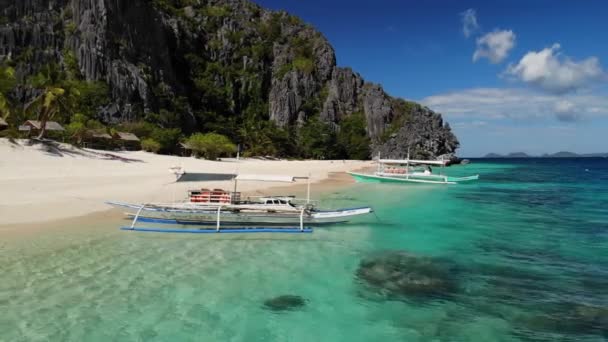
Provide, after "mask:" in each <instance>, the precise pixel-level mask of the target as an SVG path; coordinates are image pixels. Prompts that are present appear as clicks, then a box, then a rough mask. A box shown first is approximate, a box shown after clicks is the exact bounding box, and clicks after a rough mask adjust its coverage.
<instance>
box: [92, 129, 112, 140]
mask: <svg viewBox="0 0 608 342" xmlns="http://www.w3.org/2000/svg"><path fill="white" fill-rule="evenodd" d="M87 135H88V136H89V137H91V138H92V139H106V140H112V136H111V135H109V134H108V133H107V132H106V131H101V130H91V131H88V132H87Z"/></svg>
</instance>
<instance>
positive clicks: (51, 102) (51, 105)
mask: <svg viewBox="0 0 608 342" xmlns="http://www.w3.org/2000/svg"><path fill="white" fill-rule="evenodd" d="M31 83H32V85H33V86H34V87H35V88H38V89H39V91H40V94H39V95H38V96H36V97H35V98H34V99H33V100H31V101H30V102H29V103H27V104H26V105H25V107H24V111H25V112H26V113H32V112H38V120H39V121H40V132H39V134H38V139H42V138H43V137H44V134H45V133H46V123H47V122H48V121H50V120H51V119H52V118H53V117H54V116H55V115H56V114H57V113H58V112H59V111H60V110H63V111H64V112H70V107H69V106H67V105H66V100H72V99H73V97H75V96H79V95H80V93H79V92H78V90H77V89H76V88H68V87H65V86H63V85H61V83H62V82H61V74H60V73H59V72H58V70H57V69H56V67H54V66H47V67H46V68H45V70H43V72H40V73H38V74H37V75H36V76H34V77H33V78H32V79H31Z"/></svg>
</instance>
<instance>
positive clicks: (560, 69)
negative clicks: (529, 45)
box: [504, 44, 605, 94]
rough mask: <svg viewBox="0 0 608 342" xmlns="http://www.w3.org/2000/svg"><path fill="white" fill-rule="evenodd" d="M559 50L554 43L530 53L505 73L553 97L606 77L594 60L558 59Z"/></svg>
mask: <svg viewBox="0 0 608 342" xmlns="http://www.w3.org/2000/svg"><path fill="white" fill-rule="evenodd" d="M559 50H560V45H559V44H553V46H552V47H550V48H545V49H543V50H541V51H530V52H528V53H527V54H526V55H525V56H524V57H522V59H521V60H520V61H519V63H517V64H516V65H510V66H509V67H508V68H507V70H506V71H505V73H504V74H505V75H507V76H512V77H514V78H516V79H518V80H520V81H522V82H525V83H528V84H531V85H534V86H537V87H539V88H541V89H543V90H546V91H549V92H552V93H556V94H564V93H567V92H570V91H574V90H577V89H580V88H584V87H586V86H588V85H589V84H590V83H593V82H595V81H598V80H601V79H602V78H603V77H604V76H605V72H604V70H603V69H602V67H601V65H600V61H599V60H598V59H597V57H589V58H587V59H584V60H582V61H579V62H575V61H573V60H571V59H570V58H568V57H562V58H560V57H561V54H560V51H559Z"/></svg>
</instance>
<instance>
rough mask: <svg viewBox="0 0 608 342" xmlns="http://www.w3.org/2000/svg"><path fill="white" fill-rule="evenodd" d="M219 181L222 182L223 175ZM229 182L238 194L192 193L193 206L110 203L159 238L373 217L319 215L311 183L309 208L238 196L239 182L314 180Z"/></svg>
mask: <svg viewBox="0 0 608 342" xmlns="http://www.w3.org/2000/svg"><path fill="white" fill-rule="evenodd" d="M201 175H202V174H201ZM206 175H210V174H206ZM224 175H225V174H224ZM214 176H217V174H215V175H214ZM228 177H231V178H232V180H233V181H234V190H235V191H232V192H229V191H226V190H222V189H214V190H208V189H196V190H189V191H188V194H189V196H188V201H186V202H181V203H180V202H177V203H145V204H130V203H123V202H106V203H107V204H109V205H112V206H114V207H117V208H120V209H123V210H125V214H126V215H127V216H128V217H131V218H133V221H132V223H131V226H130V227H123V228H122V229H124V230H138V231H154V232H193V233H194V232H196V233H206V232H230V233H234V232H240V233H251V232H290V233H294V232H312V229H311V228H310V227H311V226H319V225H326V224H334V223H343V222H348V221H349V220H350V219H352V218H353V217H355V216H360V215H366V214H369V213H371V212H372V209H371V208H370V207H359V208H347V209H337V210H327V211H325V210H319V209H317V208H316V207H315V205H314V204H313V203H312V202H311V201H310V181H309V182H308V191H307V199H306V201H305V202H304V203H303V204H298V203H297V201H298V200H297V199H296V198H295V197H294V196H261V197H249V198H247V199H245V200H242V199H241V193H240V192H237V191H236V184H237V181H238V180H258V181H289V182H293V181H295V179H297V178H304V179H307V180H309V179H308V177H285V176H259V175H236V174H229V175H228ZM184 178H186V177H184ZM187 178H188V179H187V180H185V181H192V180H193V177H192V174H189V177H187ZM194 178H196V177H194ZM180 179H182V176H178V179H177V181H178V182H179V181H180ZM196 180H199V179H196ZM137 222H149V223H157V224H172V225H188V226H201V228H198V229H174V228H171V229H159V228H138V227H136V223H137ZM286 226H287V227H286Z"/></svg>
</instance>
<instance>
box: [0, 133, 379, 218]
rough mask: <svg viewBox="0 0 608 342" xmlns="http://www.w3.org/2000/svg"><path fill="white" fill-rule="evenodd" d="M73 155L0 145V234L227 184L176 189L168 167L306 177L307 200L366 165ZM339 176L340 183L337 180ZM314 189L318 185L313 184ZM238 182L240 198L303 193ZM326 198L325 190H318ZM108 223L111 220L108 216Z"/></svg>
mask: <svg viewBox="0 0 608 342" xmlns="http://www.w3.org/2000/svg"><path fill="white" fill-rule="evenodd" d="M107 153H108V152H107V151H96V150H89V149H84V150H83V149H75V148H73V147H71V146H69V145H63V144H62V145H60V146H59V148H48V147H46V146H44V145H40V144H37V145H32V146H28V145H27V141H23V140H20V141H17V143H11V142H9V141H8V140H7V139H0V189H1V191H0V194H1V196H0V228H2V226H4V228H6V226H14V225H24V224H26V225H27V224H32V223H36V224H39V223H42V222H49V221H58V220H64V219H70V218H78V217H83V216H86V215H91V214H94V213H100V212H105V211H107V210H108V208H109V207H108V206H107V205H106V204H104V201H107V200H118V201H125V202H146V201H147V202H163V201H172V200H173V198H175V199H178V200H179V199H183V198H184V196H185V191H186V190H187V189H189V188H199V187H207V188H225V189H229V188H231V186H232V182H229V181H212V182H197V183H179V184H175V183H173V181H174V179H175V178H174V175H173V174H171V173H170V172H169V167H172V166H181V167H183V168H184V169H185V170H186V171H190V172H210V173H229V172H239V173H243V174H273V175H290V176H308V175H310V177H311V181H312V182H313V183H316V184H315V185H314V186H313V190H314V193H313V197H314V194H315V193H317V194H318V192H319V191H322V189H328V187H334V186H340V185H343V184H348V183H349V182H351V181H350V179H349V178H348V177H344V172H345V171H350V170H356V169H361V168H364V167H368V166H370V165H371V163H370V162H364V161H342V160H340V161H269V160H255V159H244V160H240V161H235V160H226V161H207V160H201V159H195V158H189V157H177V156H162V155H156V154H151V153H147V152H142V151H137V152H111V156H109V155H107ZM340 173H342V176H340ZM319 182H320V183H319ZM284 184H285V183H268V182H241V183H239V191H242V192H244V193H246V194H272V193H274V194H285V193H286V192H289V193H297V194H299V195H300V194H304V193H305V182H304V181H298V182H296V183H289V184H288V186H285V185H284ZM325 191H327V190H325ZM107 215H111V214H107Z"/></svg>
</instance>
